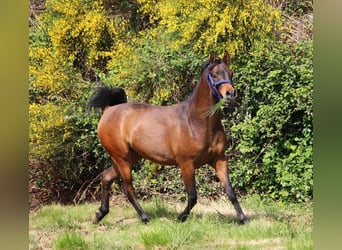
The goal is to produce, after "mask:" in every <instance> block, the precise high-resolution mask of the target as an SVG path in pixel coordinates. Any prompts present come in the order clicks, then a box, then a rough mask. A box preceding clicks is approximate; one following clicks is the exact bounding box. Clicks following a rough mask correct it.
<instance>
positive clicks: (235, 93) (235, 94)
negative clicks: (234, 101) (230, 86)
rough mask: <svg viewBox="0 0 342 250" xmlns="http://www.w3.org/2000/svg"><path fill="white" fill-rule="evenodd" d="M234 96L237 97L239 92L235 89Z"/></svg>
mask: <svg viewBox="0 0 342 250" xmlns="http://www.w3.org/2000/svg"><path fill="white" fill-rule="evenodd" d="M233 96H234V97H237V91H236V90H235V89H234V92H233Z"/></svg>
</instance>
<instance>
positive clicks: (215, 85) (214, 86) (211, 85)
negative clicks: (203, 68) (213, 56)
mask: <svg viewBox="0 0 342 250" xmlns="http://www.w3.org/2000/svg"><path fill="white" fill-rule="evenodd" d="M207 82H208V85H209V88H210V89H211V91H212V92H213V95H214V96H216V97H217V99H219V100H220V99H222V98H223V96H222V95H221V94H220V92H219V91H218V90H217V88H218V86H220V85H221V84H222V83H229V84H230V85H232V86H233V87H234V83H233V81H231V80H224V79H223V80H219V81H217V82H215V81H214V79H213V78H212V76H211V75H210V73H209V72H207Z"/></svg>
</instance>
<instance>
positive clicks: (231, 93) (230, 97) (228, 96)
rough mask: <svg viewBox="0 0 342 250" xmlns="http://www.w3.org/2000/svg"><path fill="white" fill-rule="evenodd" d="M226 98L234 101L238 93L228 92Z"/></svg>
mask: <svg viewBox="0 0 342 250" xmlns="http://www.w3.org/2000/svg"><path fill="white" fill-rule="evenodd" d="M226 96H227V98H229V99H232V98H235V97H237V93H236V91H235V89H234V90H233V91H232V92H231V91H227V93H226Z"/></svg>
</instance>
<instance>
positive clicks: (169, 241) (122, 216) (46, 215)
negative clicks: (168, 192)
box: [29, 196, 313, 249]
mask: <svg viewBox="0 0 342 250" xmlns="http://www.w3.org/2000/svg"><path fill="white" fill-rule="evenodd" d="M240 203H241V205H242V207H243V208H244V210H245V212H246V214H247V216H248V217H249V218H250V222H249V223H248V224H247V225H239V224H238V223H237V221H236V217H235V211H234V209H233V207H232V206H231V204H230V203H229V202H228V201H227V200H226V199H222V200H218V201H215V202H214V201H209V200H205V199H203V198H202V199H201V198H199V200H198V203H197V205H196V206H195V207H194V209H193V210H192V213H191V216H190V217H189V218H188V220H187V221H186V222H184V223H179V222H177V221H176V218H177V215H178V213H179V212H181V211H182V210H183V208H184V206H185V203H182V202H175V201H174V202H170V201H161V200H160V198H156V199H155V200H153V201H151V202H142V207H143V208H144V209H145V211H146V213H148V214H149V215H150V216H151V218H152V221H151V222H150V223H149V224H147V225H145V224H143V223H142V222H141V221H140V219H138V216H137V214H136V212H135V210H134V209H133V207H132V206H131V205H130V204H128V203H127V202H122V204H121V205H111V210H110V212H109V214H108V215H107V216H106V217H105V218H104V219H103V221H102V222H101V223H100V224H98V225H93V224H92V223H91V218H92V216H93V214H94V212H95V211H96V210H97V208H98V206H99V204H82V205H77V206H61V205H50V206H46V207H43V208H41V209H40V210H38V211H35V212H31V213H30V218H29V219H30V222H29V225H30V229H29V249H312V248H313V240H312V230H313V205H312V204H305V205H303V204H302V205H298V204H283V203H280V202H271V201H268V202H266V201H262V200H260V199H259V197H257V196H248V197H243V198H241V199H240Z"/></svg>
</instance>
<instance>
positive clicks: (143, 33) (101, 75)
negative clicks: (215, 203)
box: [29, 0, 313, 208]
mask: <svg viewBox="0 0 342 250" xmlns="http://www.w3.org/2000/svg"><path fill="white" fill-rule="evenodd" d="M265 13H267V14H266V15H265ZM29 18H30V29H29V43H30V44H29V73H30V74H29V123H30V125H29V191H30V206H31V208H36V207H39V206H40V205H42V204H47V203H51V202H61V203H72V202H82V201H85V200H95V199H98V197H99V190H100V184H99V178H97V177H98V174H99V173H100V172H101V171H102V170H103V169H105V168H106V167H108V166H109V165H110V164H111V163H110V161H109V159H108V155H107V154H106V153H105V151H104V150H103V148H102V146H101V145H100V143H99V141H98V138H97V133H96V126H97V122H98V119H99V117H100V114H97V113H87V112H86V110H85V106H86V103H87V100H88V99H89V97H90V95H91V93H92V91H93V90H94V88H95V87H96V86H97V85H98V84H100V83H105V84H108V85H112V86H119V87H123V88H125V90H126V92H127V93H128V98H129V101H142V102H148V103H151V104H158V105H169V104H172V103H176V102H180V101H182V100H184V99H186V98H187V97H188V96H189V95H190V94H191V92H192V90H193V88H194V86H195V84H196V81H197V80H198V78H199V73H200V66H201V64H202V63H203V61H204V60H206V59H207V57H208V54H209V52H210V51H215V52H217V53H218V54H221V53H222V52H223V51H224V50H228V51H229V53H230V55H231V57H232V62H231V63H232V65H231V67H232V69H233V70H234V82H235V83H236V88H237V90H238V93H239V96H240V100H239V101H240V105H239V106H238V107H236V108H235V109H234V110H233V111H230V112H227V113H226V114H225V116H224V119H223V124H224V127H225V129H226V133H227V136H228V140H229V145H228V148H227V151H226V153H227V156H228V159H229V165H230V177H231V179H232V183H233V185H235V189H236V190H237V191H238V193H239V194H246V193H258V194H260V195H261V196H262V197H264V198H265V199H279V200H283V201H296V202H305V201H307V200H310V199H312V198H313V146H312V143H313V125H312V121H313V40H312V35H313V34H312V30H313V9H312V1H305V0H302V1H294V0H274V1H272V0H269V1H263V0H250V1H242V0H238V1H223V0H217V1H210V2H208V1H203V0H195V1H192V2H191V3H190V2H189V1H184V0H173V1H171V0H159V1H158V0H125V1H117V0H93V1H89V0H58V1H57V0H46V1H45V0H30V16H29ZM133 174H134V178H135V189H136V191H137V193H138V196H139V197H140V198H145V199H149V198H151V197H152V196H153V195H155V194H165V195H168V196H172V197H174V198H176V199H184V198H185V197H184V187H183V183H182V180H181V178H180V173H179V170H178V169H177V167H175V166H171V167H164V168H162V167H161V166H159V165H157V164H154V163H151V162H148V161H145V162H141V163H140V164H138V166H136V167H135V169H134V171H133ZM196 178H197V180H196V181H197V183H198V189H199V190H198V191H199V195H203V196H209V197H211V198H217V197H218V196H220V195H221V193H222V189H221V187H220V185H219V184H218V182H217V180H216V177H215V173H214V171H213V170H212V169H211V168H209V167H207V166H204V167H203V168H201V169H199V170H197V176H196ZM119 184H120V183H116V184H115V185H113V192H114V193H120V185H119Z"/></svg>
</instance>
